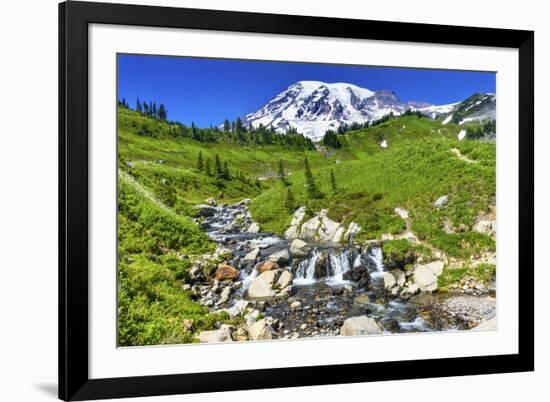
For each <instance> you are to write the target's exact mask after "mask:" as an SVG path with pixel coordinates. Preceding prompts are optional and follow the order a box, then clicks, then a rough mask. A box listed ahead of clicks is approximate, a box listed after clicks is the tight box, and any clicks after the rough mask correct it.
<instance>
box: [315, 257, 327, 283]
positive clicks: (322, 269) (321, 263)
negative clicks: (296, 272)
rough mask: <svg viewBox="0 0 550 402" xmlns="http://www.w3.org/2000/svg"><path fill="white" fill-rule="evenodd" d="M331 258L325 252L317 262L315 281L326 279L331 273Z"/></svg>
mask: <svg viewBox="0 0 550 402" xmlns="http://www.w3.org/2000/svg"><path fill="white" fill-rule="evenodd" d="M329 265H330V258H329V254H328V253H327V252H326V251H323V252H322V253H321V254H320V255H319V258H317V261H315V271H314V274H313V277H314V278H315V279H320V278H326V277H327V276H328V273H329Z"/></svg>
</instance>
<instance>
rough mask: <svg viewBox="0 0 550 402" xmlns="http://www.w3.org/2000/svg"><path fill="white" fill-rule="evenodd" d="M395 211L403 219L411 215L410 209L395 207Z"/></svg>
mask: <svg viewBox="0 0 550 402" xmlns="http://www.w3.org/2000/svg"><path fill="white" fill-rule="evenodd" d="M394 211H395V213H396V214H397V215H399V216H400V217H401V219H407V218H408V217H409V211H407V210H406V209H403V208H399V207H395V209H394Z"/></svg>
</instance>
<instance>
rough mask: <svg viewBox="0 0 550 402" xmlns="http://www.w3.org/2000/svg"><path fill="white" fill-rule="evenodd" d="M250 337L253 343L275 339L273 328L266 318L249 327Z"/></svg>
mask: <svg viewBox="0 0 550 402" xmlns="http://www.w3.org/2000/svg"><path fill="white" fill-rule="evenodd" d="M248 336H249V337H250V339H252V340H253V341H265V340H270V339H273V335H272V331H271V327H270V326H269V324H268V323H267V321H266V319H265V318H264V319H261V320H259V321H256V322H255V323H254V324H252V325H251V326H249V327H248Z"/></svg>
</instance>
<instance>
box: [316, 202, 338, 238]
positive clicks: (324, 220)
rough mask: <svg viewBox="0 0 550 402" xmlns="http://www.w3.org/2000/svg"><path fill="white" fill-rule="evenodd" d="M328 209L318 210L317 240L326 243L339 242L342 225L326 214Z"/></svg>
mask: <svg viewBox="0 0 550 402" xmlns="http://www.w3.org/2000/svg"><path fill="white" fill-rule="evenodd" d="M327 212H328V210H326V209H322V210H321V212H319V220H320V221H321V226H320V227H319V230H318V232H317V234H318V240H319V241H322V242H328V243H339V242H340V241H341V240H342V236H343V235H344V227H343V226H342V225H341V224H340V223H338V222H335V221H333V220H332V219H330V218H329V217H328V216H327Z"/></svg>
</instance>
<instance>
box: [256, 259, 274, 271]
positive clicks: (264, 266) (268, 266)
mask: <svg viewBox="0 0 550 402" xmlns="http://www.w3.org/2000/svg"><path fill="white" fill-rule="evenodd" d="M277 268H279V264H277V263H276V262H275V261H265V262H262V263H261V264H258V265H257V266H256V271H258V272H259V273H260V274H261V273H262V272H265V271H272V270H274V269H277Z"/></svg>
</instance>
